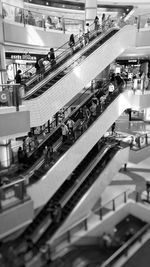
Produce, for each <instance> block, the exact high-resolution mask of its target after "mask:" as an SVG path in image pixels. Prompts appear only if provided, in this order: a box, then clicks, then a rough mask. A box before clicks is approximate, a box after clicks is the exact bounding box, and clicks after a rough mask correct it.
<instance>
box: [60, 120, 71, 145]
mask: <svg viewBox="0 0 150 267" xmlns="http://www.w3.org/2000/svg"><path fill="white" fill-rule="evenodd" d="M61 131H62V143H65V142H66V141H67V138H68V133H69V130H68V126H67V125H66V124H65V123H62V125H61Z"/></svg>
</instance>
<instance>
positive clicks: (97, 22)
mask: <svg viewBox="0 0 150 267" xmlns="http://www.w3.org/2000/svg"><path fill="white" fill-rule="evenodd" d="M94 24H95V31H97V30H98V28H99V18H98V16H96V17H95V19H94Z"/></svg>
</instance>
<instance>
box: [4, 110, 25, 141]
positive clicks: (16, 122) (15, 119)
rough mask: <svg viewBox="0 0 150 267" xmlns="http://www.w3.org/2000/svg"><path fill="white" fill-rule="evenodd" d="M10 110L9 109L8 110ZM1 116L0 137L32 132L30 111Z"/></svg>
mask: <svg viewBox="0 0 150 267" xmlns="http://www.w3.org/2000/svg"><path fill="white" fill-rule="evenodd" d="M8 110H9V108H8ZM9 112H10V113H5V114H0V125H1V127H0V137H5V138H6V136H11V135H15V134H17V136H18V135H19V134H22V133H27V132H29V131H30V113H29V111H18V112H11V110H10V111H9Z"/></svg>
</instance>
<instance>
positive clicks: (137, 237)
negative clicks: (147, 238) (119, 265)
mask: <svg viewBox="0 0 150 267" xmlns="http://www.w3.org/2000/svg"><path fill="white" fill-rule="evenodd" d="M149 231H150V225H149V224H146V225H144V226H143V227H142V229H140V230H139V231H138V232H137V233H136V234H134V236H133V237H131V238H130V239H129V241H127V242H126V243H125V244H124V245H123V246H121V248H120V249H118V250H117V251H116V252H115V253H114V254H113V255H112V256H111V257H110V258H109V259H108V260H106V261H105V262H104V263H103V264H102V265H101V266H99V267H112V266H115V265H114V264H115V263H116V261H117V260H118V259H119V258H120V257H121V256H124V257H127V256H128V252H129V250H130V248H131V246H133V245H134V244H135V243H136V242H140V243H142V236H143V235H145V234H146V233H147V232H149Z"/></svg>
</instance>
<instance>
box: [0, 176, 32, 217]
mask: <svg viewBox="0 0 150 267" xmlns="http://www.w3.org/2000/svg"><path fill="white" fill-rule="evenodd" d="M3 180H4V178H3ZM0 183H1V184H2V178H1V177H0ZM27 199H29V197H28V196H27V193H26V184H25V180H24V179H21V180H18V181H16V182H13V183H11V184H5V185H1V186H0V212H3V211H4V210H6V209H8V208H10V207H12V206H16V205H18V204H20V203H23V202H24V201H26V200H27Z"/></svg>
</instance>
